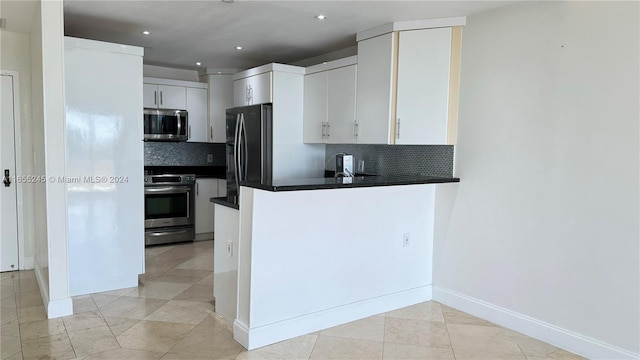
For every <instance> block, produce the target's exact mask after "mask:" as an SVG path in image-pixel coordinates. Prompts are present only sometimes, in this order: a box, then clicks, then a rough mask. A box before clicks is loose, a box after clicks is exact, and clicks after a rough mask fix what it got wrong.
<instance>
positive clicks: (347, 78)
mask: <svg viewBox="0 0 640 360" xmlns="http://www.w3.org/2000/svg"><path fill="white" fill-rule="evenodd" d="M328 89H329V91H328V101H327V112H328V116H327V119H328V121H329V128H328V131H327V133H328V137H327V142H329V143H333V144H354V143H355V142H356V137H355V129H354V125H355V119H356V118H355V116H356V65H350V66H346V67H343V68H339V69H333V70H330V71H329V87H328Z"/></svg>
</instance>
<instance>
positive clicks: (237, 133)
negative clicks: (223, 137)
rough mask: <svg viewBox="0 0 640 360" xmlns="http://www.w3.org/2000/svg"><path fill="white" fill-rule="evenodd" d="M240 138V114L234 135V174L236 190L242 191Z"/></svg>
mask: <svg viewBox="0 0 640 360" xmlns="http://www.w3.org/2000/svg"><path fill="white" fill-rule="evenodd" d="M239 137H240V114H238V115H237V117H236V127H235V134H234V140H233V164H234V165H235V169H234V172H235V180H236V189H237V190H238V191H239V190H240V179H239V176H240V170H239V166H240V159H239V156H238V152H239V151H240V144H238V141H239Z"/></svg>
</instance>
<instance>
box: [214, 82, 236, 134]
mask: <svg viewBox="0 0 640 360" xmlns="http://www.w3.org/2000/svg"><path fill="white" fill-rule="evenodd" d="M233 85H234V82H233V79H232V75H209V141H210V142H215V143H225V142H226V141H227V109H229V108H232V107H233V106H234V105H233Z"/></svg>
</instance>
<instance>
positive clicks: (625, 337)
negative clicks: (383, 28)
mask: <svg viewBox="0 0 640 360" xmlns="http://www.w3.org/2000/svg"><path fill="white" fill-rule="evenodd" d="M638 14H639V6H638V3H637V2H535V3H524V4H517V5H513V6H509V7H505V8H501V9H498V10H493V11H489V12H486V13H481V14H477V15H473V16H469V17H468V18H467V26H466V27H465V28H464V31H463V46H462V73H461V79H462V80H461V81H462V82H461V86H460V88H461V94H460V120H459V136H458V145H457V146H456V175H457V176H459V177H460V178H461V182H460V184H459V185H456V186H447V187H442V188H441V189H440V190H439V192H438V197H437V204H438V205H437V211H436V217H437V224H436V229H437V231H436V244H435V264H434V285H435V286H437V287H438V288H441V289H443V290H446V291H450V292H451V291H452V292H453V293H449V295H451V296H449V297H448V298H449V299H450V300H451V299H457V300H456V301H457V303H458V304H459V305H463V304H466V305H465V306H467V310H469V311H475V312H476V313H479V312H482V311H484V310H482V309H483V306H484V305H479V304H480V303H477V302H476V303H475V305H473V304H474V301H476V300H479V301H483V302H486V303H488V304H489V305H490V306H484V308H485V310H487V314H489V313H491V311H489V310H488V309H489V308H490V307H491V306H494V307H499V309H498V308H496V309H498V310H499V311H497V312H494V313H493V314H494V315H493V316H494V317H493V318H489V320H493V321H500V320H504V319H506V318H509V316H507V315H508V314H507V313H506V312H509V311H511V312H515V313H518V314H521V315H525V316H528V317H530V318H529V319H528V320H526V321H525V320H522V319H521V320H518V321H520V322H521V325H522V326H521V328H520V330H526V329H527V326H529V325H531V324H533V323H534V322H536V321H539V322H542V323H539V324H538V325H544V324H543V323H546V324H550V325H553V326H557V327H558V328H559V329H556V330H557V331H556V332H555V333H554V332H553V331H551V327H549V329H550V332H549V333H547V335H544V336H547V338H545V339H544V340H547V341H550V342H552V343H555V344H557V345H560V346H564V347H567V348H569V350H572V351H576V352H579V353H581V354H582V355H586V356H589V357H594V358H605V357H609V358H620V357H621V356H623V355H626V356H633V355H634V354H635V356H637V354H638V353H639V352H640V344H639V341H640V340H639V339H640V330H639V319H640V313H639V306H638V304H640V296H639V284H640V277H639V276H640V275H639V273H640V271H639V270H640V269H639V260H638V257H639V250H640V249H639V241H638V239H639V235H640V234H639V229H638V219H639V216H640V213H639V201H638V198H639V191H638V190H639V189H638V184H639V181H640V179H639V167H638V166H639V136H638V135H639V134H638V132H639V126H638V123H639V121H638V119H639V105H638V104H639V101H638V99H639V91H638V79H639V71H638V70H639V66H638V64H639V51H638V47H639V44H640V39H639V33H640V31H639V25H638V16H639V15H638ZM465 297H468V298H465ZM434 298H435V299H438V297H437V296H436V292H435V290H434ZM465 299H466V300H465ZM485 305H486V304H485ZM474 306H475V307H474ZM500 309H501V310H500ZM463 310H465V309H463ZM505 311H506V312H505ZM500 312H502V313H503V315H504V316H506V317H505V318H502V319H501V318H500V316H499V314H498V313H500ZM496 314H498V315H496ZM511 315H514V314H511ZM522 321H525V322H527V321H529V323H530V324H529V325H527V324H525V323H522ZM516 323H517V321H516ZM544 326H546V325H544ZM544 326H543V327H544ZM534 328H535V326H533V327H530V329H531V330H532V332H535V331H534V330H535V329H534ZM569 332H571V333H569ZM541 333H544V331H542V332H541ZM549 334H551V335H549ZM553 334H556V335H553ZM565 335H566V336H565ZM625 351H626V353H625ZM607 354H608V355H607Z"/></svg>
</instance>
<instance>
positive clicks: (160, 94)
mask: <svg viewBox="0 0 640 360" xmlns="http://www.w3.org/2000/svg"><path fill="white" fill-rule="evenodd" d="M160 105H162V91H160Z"/></svg>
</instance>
